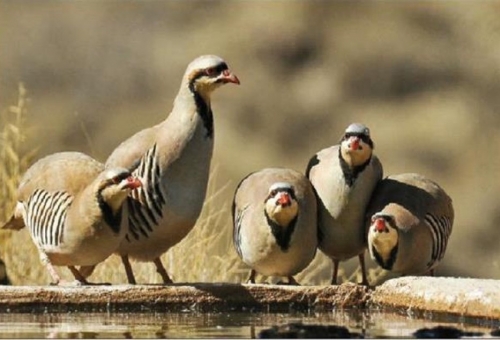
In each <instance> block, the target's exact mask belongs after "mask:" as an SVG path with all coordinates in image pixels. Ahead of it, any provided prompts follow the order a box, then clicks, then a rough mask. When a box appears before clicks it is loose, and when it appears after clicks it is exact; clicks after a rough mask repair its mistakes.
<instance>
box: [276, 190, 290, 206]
mask: <svg viewBox="0 0 500 340" xmlns="http://www.w3.org/2000/svg"><path fill="white" fill-rule="evenodd" d="M277 202H278V204H279V205H281V206H282V207H286V206H289V205H290V204H292V199H291V198H290V195H289V194H287V193H282V194H281V195H280V197H279V198H278V200H277Z"/></svg>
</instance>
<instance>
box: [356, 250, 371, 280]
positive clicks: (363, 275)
mask: <svg viewBox="0 0 500 340" xmlns="http://www.w3.org/2000/svg"><path fill="white" fill-rule="evenodd" d="M358 258H359V265H360V266H361V284H362V285H363V286H369V285H370V283H369V282H368V277H367V276H366V265H365V252H364V251H363V252H362V253H361V254H359V255H358Z"/></svg>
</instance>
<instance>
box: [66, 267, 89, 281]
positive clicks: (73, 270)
mask: <svg viewBox="0 0 500 340" xmlns="http://www.w3.org/2000/svg"><path fill="white" fill-rule="evenodd" d="M68 269H69V270H71V274H73V276H74V277H75V279H76V281H77V284H78V283H79V284H80V285H88V284H89V282H88V281H87V280H86V279H85V278H84V277H83V275H82V274H81V273H80V272H79V271H78V269H76V267H75V266H68Z"/></svg>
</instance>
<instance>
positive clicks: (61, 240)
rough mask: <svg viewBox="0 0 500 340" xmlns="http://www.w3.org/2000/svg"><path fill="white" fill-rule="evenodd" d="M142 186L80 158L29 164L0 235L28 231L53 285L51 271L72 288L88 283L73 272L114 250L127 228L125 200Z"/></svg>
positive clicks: (64, 155)
mask: <svg viewBox="0 0 500 340" xmlns="http://www.w3.org/2000/svg"><path fill="white" fill-rule="evenodd" d="M140 186H141V182H140V180H139V179H138V178H136V177H133V176H131V174H130V172H129V171H128V170H126V169H123V168H113V169H107V170H105V169H104V165H103V164H102V163H100V162H98V161H96V160H94V159H93V158H91V157H89V156H87V155H85V154H82V153H79V152H61V153H56V154H53V155H50V156H47V157H44V158H42V159H40V160H39V161H37V162H36V163H35V164H33V165H32V166H31V167H30V168H29V169H28V171H26V173H25V174H24V176H23V178H22V179H21V183H20V184H19V188H18V192H17V194H18V203H17V206H16V208H15V211H14V214H13V216H12V217H11V219H10V220H9V221H8V222H7V224H5V225H4V226H3V227H2V228H3V229H15V230H19V229H22V228H23V227H25V226H27V227H28V229H29V232H30V234H31V237H32V239H33V241H34V243H35V245H36V246H37V248H38V250H39V252H40V258H41V260H42V263H44V264H45V265H46V267H47V270H48V271H49V273H50V275H51V278H52V280H53V283H54V284H63V283H65V282H63V281H62V280H61V278H60V276H59V275H58V274H57V272H56V270H55V268H54V266H68V268H69V269H70V270H71V272H72V273H73V275H74V276H75V279H76V280H77V281H76V283H79V284H87V283H88V282H87V281H86V280H85V278H84V277H83V276H82V275H81V274H80V272H79V271H78V270H77V269H76V267H75V266H78V265H79V266H93V265H96V264H97V263H99V262H102V261H104V260H105V259H106V258H107V257H108V256H110V255H111V254H112V253H113V252H114V251H116V249H117V248H118V246H119V244H120V242H121V241H122V240H123V238H124V236H125V232H126V230H127V228H128V225H127V224H128V220H127V216H126V214H127V212H126V209H127V208H126V206H125V205H124V204H123V203H124V202H125V201H126V199H127V197H128V194H129V193H130V192H131V191H132V190H134V189H136V188H138V187H140Z"/></svg>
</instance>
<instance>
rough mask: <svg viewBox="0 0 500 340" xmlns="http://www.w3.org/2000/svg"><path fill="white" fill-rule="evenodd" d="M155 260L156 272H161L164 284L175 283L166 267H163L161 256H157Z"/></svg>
mask: <svg viewBox="0 0 500 340" xmlns="http://www.w3.org/2000/svg"><path fill="white" fill-rule="evenodd" d="M153 262H154V264H155V266H156V272H157V273H158V274H160V276H161V278H162V279H163V283H164V284H170V283H174V281H172V279H171V278H170V276H168V273H167V271H166V270H165V267H163V264H162V263H161V260H160V258H159V257H157V258H155V259H154V261H153Z"/></svg>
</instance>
